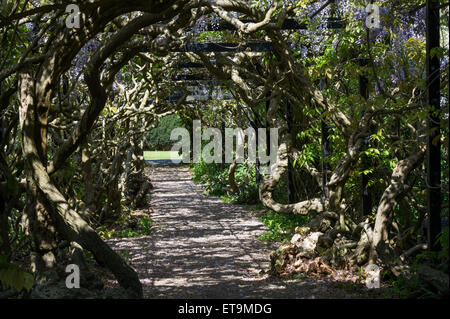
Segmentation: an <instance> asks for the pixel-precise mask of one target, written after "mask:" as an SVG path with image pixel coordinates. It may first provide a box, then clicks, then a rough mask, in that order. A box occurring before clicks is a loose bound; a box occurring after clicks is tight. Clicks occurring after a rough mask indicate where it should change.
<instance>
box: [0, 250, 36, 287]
mask: <svg viewBox="0 0 450 319" xmlns="http://www.w3.org/2000/svg"><path fill="white" fill-rule="evenodd" d="M0 282H1V283H3V284H4V285H6V287H8V288H14V289H16V290H17V291H22V290H24V289H25V290H27V291H30V290H31V288H32V287H33V284H34V277H33V275H31V274H30V273H28V272H26V271H24V270H23V269H22V268H20V267H19V266H18V265H16V264H13V263H9V262H8V261H7V259H6V257H5V256H2V255H0Z"/></svg>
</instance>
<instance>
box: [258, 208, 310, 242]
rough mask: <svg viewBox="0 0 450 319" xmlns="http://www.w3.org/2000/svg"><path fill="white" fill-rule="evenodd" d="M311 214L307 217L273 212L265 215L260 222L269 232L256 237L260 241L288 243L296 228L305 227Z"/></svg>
mask: <svg viewBox="0 0 450 319" xmlns="http://www.w3.org/2000/svg"><path fill="white" fill-rule="evenodd" d="M312 215H313V214H311V216H310V215H308V216H303V215H295V214H279V213H276V212H273V211H269V212H267V213H265V214H264V215H263V216H262V217H261V221H262V222H263V223H264V225H266V227H267V228H269V231H267V232H265V233H263V234H262V235H261V236H259V237H258V240H261V241H279V242H281V241H288V240H290V238H291V237H292V234H293V233H294V230H295V228H296V227H298V226H303V225H305V224H306V223H307V222H308V221H310V220H311V218H312V217H313V216H312Z"/></svg>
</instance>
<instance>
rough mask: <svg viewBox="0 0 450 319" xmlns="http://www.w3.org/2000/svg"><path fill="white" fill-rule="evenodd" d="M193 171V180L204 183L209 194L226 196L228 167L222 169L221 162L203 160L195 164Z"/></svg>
mask: <svg viewBox="0 0 450 319" xmlns="http://www.w3.org/2000/svg"><path fill="white" fill-rule="evenodd" d="M192 172H193V173H194V178H193V181H194V182H195V183H199V184H202V185H203V186H204V188H205V190H206V192H207V193H208V194H209V195H213V196H224V195H226V194H227V191H226V188H227V184H228V174H227V169H225V170H222V169H221V166H220V164H216V163H209V164H208V163H206V162H205V161H203V160H202V161H201V162H199V163H195V164H194V166H193V168H192Z"/></svg>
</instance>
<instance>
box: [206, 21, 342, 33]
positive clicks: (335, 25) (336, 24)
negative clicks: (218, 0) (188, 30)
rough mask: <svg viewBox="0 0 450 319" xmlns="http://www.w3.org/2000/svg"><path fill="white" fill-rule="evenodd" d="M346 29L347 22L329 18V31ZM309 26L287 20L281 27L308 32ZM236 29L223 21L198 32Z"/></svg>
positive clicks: (209, 24)
mask: <svg viewBox="0 0 450 319" xmlns="http://www.w3.org/2000/svg"><path fill="white" fill-rule="evenodd" d="M241 21H242V22H243V23H252V22H255V21H253V20H248V19H244V20H241ZM343 27H345V22H344V21H343V20H342V19H339V18H327V28H328V29H341V28H343ZM307 29H308V25H307V24H306V23H304V22H299V21H298V20H296V19H286V20H284V22H283V24H282V25H281V30H307ZM235 30H236V28H235V27H234V26H233V25H232V24H230V23H228V22H225V21H221V22H220V23H218V24H214V23H207V24H205V25H202V26H201V27H200V28H199V29H198V31H200V32H204V31H235Z"/></svg>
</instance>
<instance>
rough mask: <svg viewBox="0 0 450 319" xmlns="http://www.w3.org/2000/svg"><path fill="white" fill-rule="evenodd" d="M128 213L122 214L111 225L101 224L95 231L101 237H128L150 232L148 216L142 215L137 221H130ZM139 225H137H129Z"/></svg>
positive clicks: (146, 234)
mask: <svg viewBox="0 0 450 319" xmlns="http://www.w3.org/2000/svg"><path fill="white" fill-rule="evenodd" d="M130 219H131V218H130V216H129V215H124V216H122V217H121V218H120V219H119V220H117V221H116V222H115V223H114V224H113V225H112V226H107V225H102V226H100V227H98V228H97V233H98V235H99V236H100V237H102V238H103V239H110V238H113V237H119V238H129V237H137V236H148V235H150V233H151V228H152V226H153V221H152V219H151V218H150V217H148V216H142V217H141V218H139V220H138V221H137V222H132V221H131V220H130ZM135 224H137V225H139V226H138V227H135V226H130V225H135Z"/></svg>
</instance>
